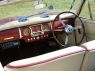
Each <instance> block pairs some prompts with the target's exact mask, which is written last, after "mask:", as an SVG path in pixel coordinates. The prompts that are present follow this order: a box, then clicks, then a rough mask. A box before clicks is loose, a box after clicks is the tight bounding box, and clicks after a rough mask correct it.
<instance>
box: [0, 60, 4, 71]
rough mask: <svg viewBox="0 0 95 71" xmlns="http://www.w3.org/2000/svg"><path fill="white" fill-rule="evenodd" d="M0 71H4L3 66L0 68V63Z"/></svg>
mask: <svg viewBox="0 0 95 71" xmlns="http://www.w3.org/2000/svg"><path fill="white" fill-rule="evenodd" d="M0 71H4V69H3V66H2V64H1V62H0Z"/></svg>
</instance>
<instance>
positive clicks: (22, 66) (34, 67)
mask: <svg viewBox="0 0 95 71" xmlns="http://www.w3.org/2000/svg"><path fill="white" fill-rule="evenodd" d="M83 56H84V49H83V48H81V47H77V46H73V47H68V48H65V49H61V50H57V51H54V52H50V53H47V54H43V55H40V56H36V57H32V58H27V59H22V60H18V61H14V62H11V63H9V64H8V65H7V66H5V70H6V71H63V70H64V69H65V71H79V68H80V66H81V63H82V59H83ZM72 64H73V65H72ZM46 69H48V70H46Z"/></svg>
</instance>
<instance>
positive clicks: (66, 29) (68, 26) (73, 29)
mask: <svg viewBox="0 0 95 71" xmlns="http://www.w3.org/2000/svg"><path fill="white" fill-rule="evenodd" d="M66 13H67V14H73V15H74V18H73V19H74V23H73V24H72V23H65V22H64V21H63V20H69V19H68V18H65V19H62V18H60V15H62V14H66ZM76 19H79V21H80V25H76V24H75V20H76ZM56 21H60V23H61V26H60V27H61V29H62V30H63V31H62V32H63V33H64V34H65V35H64V37H65V38H64V43H61V42H60V41H59V39H58V38H57V36H56V35H55V28H53V26H54V25H55V22H56ZM78 24H79V23H78ZM72 33H73V34H74V41H75V45H79V44H80V43H82V41H83V39H84V37H85V36H86V33H85V27H84V23H83V22H82V20H81V19H80V17H79V16H78V15H76V14H75V13H73V12H61V13H59V14H58V15H57V16H56V17H55V19H54V21H53V24H52V34H53V38H54V39H55V40H56V42H57V43H58V44H59V45H61V46H63V47H66V46H68V42H69V36H70V35H71V34H72ZM78 36H81V38H80V39H79V37H78ZM71 40H72V38H71ZM86 40H87V39H86Z"/></svg>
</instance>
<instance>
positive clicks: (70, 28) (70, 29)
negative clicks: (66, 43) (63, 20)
mask: <svg viewBox="0 0 95 71" xmlns="http://www.w3.org/2000/svg"><path fill="white" fill-rule="evenodd" d="M65 32H66V33H72V32H73V27H72V26H71V25H66V27H65Z"/></svg>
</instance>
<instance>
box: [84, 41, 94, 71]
mask: <svg viewBox="0 0 95 71" xmlns="http://www.w3.org/2000/svg"><path fill="white" fill-rule="evenodd" d="M82 46H84V47H86V48H87V49H88V50H89V52H88V53H87V54H86V58H85V63H84V67H83V71H95V40H93V41H90V42H87V43H84V44H82Z"/></svg>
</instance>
